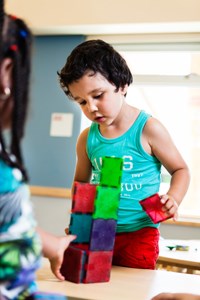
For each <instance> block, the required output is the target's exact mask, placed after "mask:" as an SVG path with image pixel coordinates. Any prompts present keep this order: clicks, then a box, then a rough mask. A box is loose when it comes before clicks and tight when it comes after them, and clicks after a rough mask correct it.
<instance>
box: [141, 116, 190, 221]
mask: <svg viewBox="0 0 200 300" xmlns="http://www.w3.org/2000/svg"><path fill="white" fill-rule="evenodd" d="M142 144H143V146H144V148H145V150H146V151H147V152H148V153H149V154H151V155H154V156H156V157H157V158H158V160H159V161H160V162H161V164H162V165H163V166H164V167H165V168H166V169H167V171H168V172H169V173H170V174H171V176H172V177H171V182H170V187H169V190H168V191H167V193H166V195H162V196H161V202H162V203H163V204H164V208H163V209H164V210H165V212H166V215H168V216H174V218H176V216H177V209H178V206H179V205H180V203H181V201H182V200H183V197H184V196H185V194H186V192H187V189H188V186H189V182H190V175H189V170H188V166H187V164H186V163H185V161H184V160H183V158H182V156H181V154H180V152H179V151H178V149H177V148H176V146H175V144H174V142H173V141H172V139H171V137H170V135H169V133H168V131H167V130H166V128H165V127H164V126H163V125H162V124H161V123H160V122H159V121H158V120H156V119H154V118H150V119H149V120H148V121H147V124H146V126H145V128H144V131H143V135H142Z"/></svg>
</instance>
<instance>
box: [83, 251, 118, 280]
mask: <svg viewBox="0 0 200 300" xmlns="http://www.w3.org/2000/svg"><path fill="white" fill-rule="evenodd" d="M112 257H113V252H112V251H91V252H89V255H88V262H87V264H86V266H85V270H86V273H85V278H84V279H83V282H84V283H95V282H107V281H109V279H110V272H111V266H112Z"/></svg>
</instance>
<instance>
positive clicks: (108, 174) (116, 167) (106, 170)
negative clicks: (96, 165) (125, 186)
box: [100, 156, 123, 187]
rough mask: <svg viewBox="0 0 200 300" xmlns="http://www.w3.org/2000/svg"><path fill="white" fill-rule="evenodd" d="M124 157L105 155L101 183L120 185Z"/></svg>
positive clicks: (113, 185) (111, 185)
mask: <svg viewBox="0 0 200 300" xmlns="http://www.w3.org/2000/svg"><path fill="white" fill-rule="evenodd" d="M122 167H123V159H122V158H119V157H107V156H105V157H103V159H102V169H101V177H100V185H106V186H110V187H120V185H121V177H122Z"/></svg>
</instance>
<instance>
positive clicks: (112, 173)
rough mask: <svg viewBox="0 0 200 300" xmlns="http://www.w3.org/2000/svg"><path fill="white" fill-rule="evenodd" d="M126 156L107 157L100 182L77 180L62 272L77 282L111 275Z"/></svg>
mask: <svg viewBox="0 0 200 300" xmlns="http://www.w3.org/2000/svg"><path fill="white" fill-rule="evenodd" d="M122 167H123V160H122V159H121V158H117V157H103V159H102V169H101V178H100V184H99V185H92V184H90V183H81V182H75V185H74V194H73V199H72V213H71V219H70V226H69V233H70V234H75V235H76V236H77V238H76V239H75V240H74V241H73V242H72V243H71V245H70V246H69V247H68V248H67V250H66V251H65V255H64V261H63V264H62V267H61V273H62V274H63V276H64V277H65V279H66V280H69V281H72V282H75V283H94V282H106V281H109V279H110V270H111V266H112V257H113V248H114V242H115V234H116V227H117V212H118V206H119V198H120V191H121V176H122Z"/></svg>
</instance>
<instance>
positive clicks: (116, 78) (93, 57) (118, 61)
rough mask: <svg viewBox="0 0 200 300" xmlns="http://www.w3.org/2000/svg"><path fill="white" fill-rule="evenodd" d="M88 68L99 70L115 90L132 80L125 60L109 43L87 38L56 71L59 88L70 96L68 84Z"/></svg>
mask: <svg viewBox="0 0 200 300" xmlns="http://www.w3.org/2000/svg"><path fill="white" fill-rule="evenodd" d="M88 70H91V71H93V72H94V73H97V72H99V73H100V74H101V75H102V76H104V77H105V78H106V79H107V80H108V81H109V82H110V83H112V84H114V85H115V86H116V91H118V89H119V88H120V87H124V86H125V85H126V84H128V85H130V84H131V83H132V81H133V77H132V74H131V71H130V69H129V67H128V66H127V63H126V61H125V60H124V58H123V57H122V56H121V55H120V54H119V53H118V52H117V51H116V50H115V49H114V48H113V47H112V46H111V45H110V44H108V43H106V42H104V41H102V40H89V41H86V42H83V43H81V44H80V45H78V46H77V47H76V48H75V49H74V50H73V51H72V52H71V54H70V55H69V57H68V58H67V61H66V64H65V65H64V67H63V68H62V69H61V71H60V72H57V73H58V77H59V82H60V85H61V88H62V89H63V91H64V92H65V94H66V95H67V96H71V95H70V91H69V89H68V86H69V84H71V83H72V82H74V81H76V80H78V79H80V78H81V77H82V76H83V75H84V74H85V72H86V71H88Z"/></svg>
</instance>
